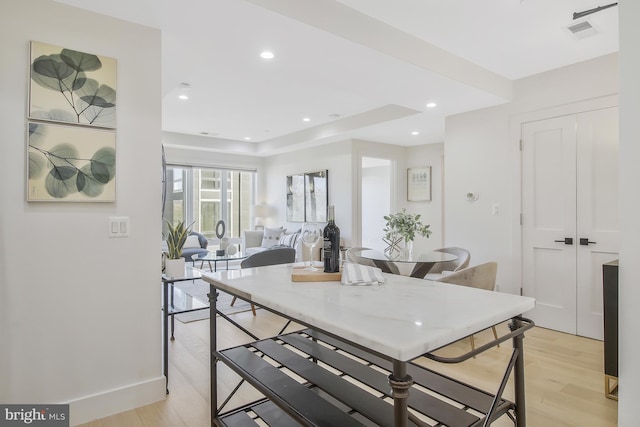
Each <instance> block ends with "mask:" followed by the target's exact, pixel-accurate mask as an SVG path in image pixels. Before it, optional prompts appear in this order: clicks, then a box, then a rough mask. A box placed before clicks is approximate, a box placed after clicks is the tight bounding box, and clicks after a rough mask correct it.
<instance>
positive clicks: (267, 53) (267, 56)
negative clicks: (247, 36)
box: [260, 50, 275, 59]
mask: <svg viewBox="0 0 640 427" xmlns="http://www.w3.org/2000/svg"><path fill="white" fill-rule="evenodd" d="M274 56H275V55H274V54H273V52H270V51H268V50H265V51H264V52H262V53H261V54H260V57H261V58H262V59H273V57H274Z"/></svg>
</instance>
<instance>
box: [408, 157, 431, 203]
mask: <svg viewBox="0 0 640 427" xmlns="http://www.w3.org/2000/svg"><path fill="white" fill-rule="evenodd" d="M407 200H408V201H409V202H425V201H430V200H431V166H426V167H422V168H409V169H407Z"/></svg>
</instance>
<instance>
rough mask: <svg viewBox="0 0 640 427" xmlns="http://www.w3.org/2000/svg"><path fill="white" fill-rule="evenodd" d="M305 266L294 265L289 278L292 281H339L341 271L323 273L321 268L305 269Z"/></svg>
mask: <svg viewBox="0 0 640 427" xmlns="http://www.w3.org/2000/svg"><path fill="white" fill-rule="evenodd" d="M305 268H306V267H294V268H293V270H292V271H291V280H292V281H294V282H339V281H340V279H342V273H340V272H338V273H325V272H324V271H322V270H321V269H320V270H318V271H308V270H305Z"/></svg>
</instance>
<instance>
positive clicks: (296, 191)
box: [287, 174, 304, 222]
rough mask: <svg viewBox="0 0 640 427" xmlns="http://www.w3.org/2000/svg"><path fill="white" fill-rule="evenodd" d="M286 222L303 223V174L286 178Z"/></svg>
mask: <svg viewBox="0 0 640 427" xmlns="http://www.w3.org/2000/svg"><path fill="white" fill-rule="evenodd" d="M287 221H288V222H304V174H299V175H289V176H287Z"/></svg>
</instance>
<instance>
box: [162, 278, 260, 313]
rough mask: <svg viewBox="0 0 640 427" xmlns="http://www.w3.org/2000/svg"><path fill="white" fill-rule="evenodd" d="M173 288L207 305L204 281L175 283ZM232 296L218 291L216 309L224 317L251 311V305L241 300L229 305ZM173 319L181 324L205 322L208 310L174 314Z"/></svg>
mask: <svg viewBox="0 0 640 427" xmlns="http://www.w3.org/2000/svg"><path fill="white" fill-rule="evenodd" d="M174 286H175V287H177V288H180V289H181V290H182V291H183V292H185V293H186V294H188V295H191V296H192V297H193V298H195V299H197V300H198V301H200V302H203V303H204V304H207V305H208V304H209V297H208V296H207V294H208V293H209V289H210V288H209V283H207V282H205V281H204V280H200V279H199V280H195V281H193V282H177V283H175V284H174ZM232 299H233V296H231V295H229V294H227V293H225V292H222V291H218V302H217V304H216V305H217V308H218V310H219V311H221V312H222V313H224V314H226V315H230V314H235V313H242V312H245V311H249V310H251V304H249V303H248V302H246V301H243V300H241V299H237V300H236V302H235V303H234V304H233V306H232V305H231V300H232ZM175 318H176V319H178V320H179V321H180V322H182V323H189V322H195V321H198V320H205V319H208V318H209V310H208V309H204V310H197V311H190V312H188V313H180V314H176V315H175Z"/></svg>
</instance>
